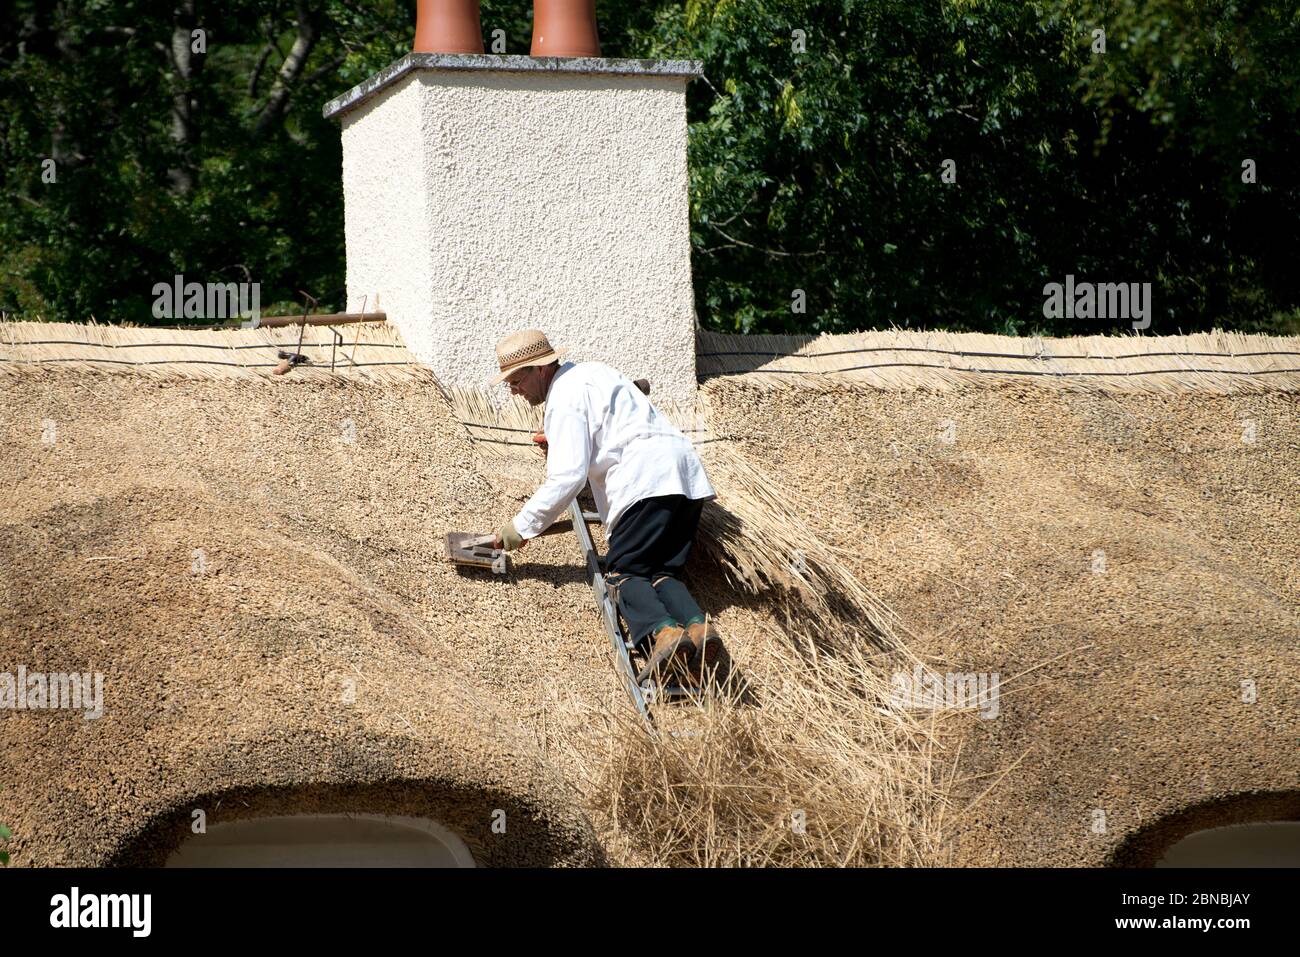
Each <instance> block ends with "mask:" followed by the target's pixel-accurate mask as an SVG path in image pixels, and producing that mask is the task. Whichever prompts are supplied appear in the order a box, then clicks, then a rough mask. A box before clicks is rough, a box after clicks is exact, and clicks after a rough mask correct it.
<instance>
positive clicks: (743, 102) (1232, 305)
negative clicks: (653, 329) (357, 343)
mask: <svg viewBox="0 0 1300 957" xmlns="http://www.w3.org/2000/svg"><path fill="white" fill-rule="evenodd" d="M74 7H75V10H74V9H73V8H74ZM414 9H415V4H414V2H411V0H373V2H368V3H365V4H353V3H349V2H345V0H231V2H228V3H223V4H216V3H212V2H210V0H175V2H168V3H163V2H161V0H116V2H114V3H111V4H110V3H92V4H77V5H71V4H58V5H51V4H46V3H41V2H39V0H17V2H15V3H10V4H8V5H6V7H5V8H4V9H3V11H0V309H4V310H6V311H10V312H18V313H21V314H23V315H26V316H30V317H36V316H44V317H46V318H51V319H54V318H58V319H71V320H85V319H88V318H90V317H91V316H95V317H97V318H99V319H101V320H105V321H133V322H152V321H154V320H153V318H152V315H151V312H150V307H151V305H152V301H153V296H152V285H153V283H155V282H158V281H166V280H168V279H169V278H170V277H171V276H172V275H173V274H175V273H177V272H183V273H185V274H186V275H187V277H190V278H198V279H200V280H203V281H227V282H229V281H240V280H246V279H252V280H256V281H259V282H260V283H261V284H262V302H263V303H264V304H266V303H280V304H282V305H283V306H284V307H285V308H286V309H291V308H293V306H292V304H293V303H296V302H301V301H302V297H301V296H300V295H299V290H305V291H307V292H310V293H311V294H312V295H314V296H316V297H318V298H320V299H321V301H322V307H323V308H327V309H330V308H339V307H341V306H342V304H343V284H344V262H343V246H344V243H343V240H344V237H343V212H342V188H341V177H340V167H341V151H340V143H339V132H338V126H337V124H336V123H334V122H331V121H327V120H324V119H322V118H321V116H320V107H321V104H322V103H323V102H324V101H325V100H327V99H329V98H330V97H332V96H335V95H337V94H338V93H340V92H342V91H343V90H345V89H347V88H349V87H351V86H353V85H355V84H356V83H359V82H360V81H362V80H363V79H365V78H366V77H368V76H370V75H371V74H373V73H374V72H376V71H377V70H378V69H380V68H382V67H383V66H385V65H387V64H388V63H390V62H392V61H393V60H395V59H397V58H398V57H400V56H402V55H403V54H404V53H405V52H406V51H407V50H408V49H409V45H410V39H411V37H412V36H413V31H414ZM482 9H483V14H482V22H483V31H484V36H485V39H486V41H487V43H488V44H489V46H490V44H491V42H492V31H493V30H494V29H497V28H500V29H503V30H504V31H505V35H506V44H507V47H506V52H508V53H525V52H527V48H528V42H529V36H530V33H531V3H530V2H529V0H483V3H482ZM598 9H599V14H600V18H601V39H602V45H603V48H604V52H605V54H606V55H609V56H646V57H649V56H682V57H692V58H699V59H702V60H703V61H704V64H705V78H704V79H703V80H700V81H697V82H695V83H693V84H692V85H691V86H690V88H689V94H688V95H689V102H688V107H689V111H690V114H689V115H690V120H691V136H690V175H691V241H692V245H693V265H694V278H695V286H696V295H697V311H698V313H699V315H700V318H701V321H702V322H703V323H704V324H705V325H706V326H709V327H711V328H718V329H728V330H744V331H796V332H814V331H822V330H825V331H840V330H846V329H853V328H863V327H872V326H875V327H879V326H889V325H898V326H910V327H926V328H949V329H978V330H986V331H996V332H1004V333H1012V334H1017V333H1034V332H1045V333H1095V332H1105V331H1115V330H1116V329H1120V328H1127V324H1126V323H1123V322H1117V323H1111V324H1109V325H1107V324H1106V323H1103V322H1099V321H1096V320H1047V319H1044V318H1043V317H1042V303H1043V295H1042V287H1043V285H1044V284H1045V283H1047V282H1054V281H1055V282H1059V281H1062V280H1063V279H1064V277H1065V276H1066V274H1067V273H1072V274H1073V275H1075V277H1076V278H1077V279H1079V280H1089V279H1090V280H1094V281H1101V282H1120V281H1128V282H1151V283H1153V285H1154V287H1155V288H1154V299H1155V305H1156V309H1155V314H1154V316H1153V326H1152V331H1153V332H1157V333H1160V332H1174V331H1177V330H1179V329H1182V330H1184V331H1186V330H1191V329H1200V328H1208V327H1210V326H1213V325H1223V326H1227V327H1230V328H1233V327H1235V328H1241V329H1251V330H1286V329H1294V328H1295V316H1296V315H1297V309H1298V308H1300V271H1298V270H1296V269H1294V268H1293V267H1292V264H1291V262H1290V259H1291V258H1292V257H1293V250H1294V249H1295V248H1296V245H1297V239H1300V185H1298V184H1300V177H1298V176H1297V173H1298V172H1300V170H1298V169H1297V165H1298V161H1297V159H1296V157H1297V156H1300V123H1297V119H1298V117H1297V113H1300V14H1298V13H1297V9H1296V7H1295V5H1294V3H1293V2H1292V3H1290V4H1283V3H1281V2H1278V0H1274V2H1249V3H1236V2H1228V0H1213V2H1212V0H1123V2H1121V0H1110V2H1103V0H1030V2H1026V0H937V2H933V3H917V2H915V0H779V2H778V0H687V2H685V3H680V2H679V3H673V2H668V0H653V2H639V0H601V2H600V4H599V8H598ZM195 26H201V27H202V28H203V29H204V31H205V33H206V37H207V49H206V52H205V53H204V54H203V55H202V56H199V57H189V58H185V57H180V58H178V56H177V55H176V54H175V53H173V52H171V51H172V50H173V49H174V44H173V42H172V41H173V37H174V36H189V31H190V29H191V28H193V27H195ZM304 26H305V28H306V29H304ZM1094 29H1104V30H1105V31H1106V52H1105V53H1095V52H1094V51H1093V48H1092V47H1093V43H1094V38H1093V35H1092V31H1093V30H1094ZM794 31H802V38H803V44H804V49H803V50H802V52H800V51H799V50H797V49H796V47H797V43H796V42H795V40H796V34H794ZM303 36H307V37H308V39H309V43H308V55H307V56H306V58H305V59H304V60H303V62H302V66H301V69H299V70H297V71H296V72H292V71H291V73H292V75H291V76H290V77H289V78H288V79H287V80H285V79H281V78H280V75H281V74H282V73H283V72H284V71H285V70H286V69H288V66H287V64H288V60H287V59H286V58H287V57H288V55H289V53H290V50H291V47H292V46H293V44H294V42H295V40H299V39H301V38H302V37H303ZM182 46H184V44H182ZM47 157H52V158H54V159H55V160H56V162H57V166H56V170H57V177H58V180H57V183H53V184H51V183H45V182H42V176H41V174H42V166H41V161H42V160H43V159H44V158H47ZM1245 159H1251V160H1254V161H1255V164H1256V168H1257V171H1258V182H1257V183H1254V184H1245V183H1243V182H1242V177H1241V171H1242V162H1243V160H1245ZM945 160H952V161H953V162H954V163H955V171H956V182H955V183H946V182H944V181H943V177H942V175H941V173H942V170H943V163H944V161H945ZM795 290H803V292H804V294H805V297H806V302H807V311H806V313H800V312H794V311H792V309H791V306H792V302H794V301H795V296H796V294H795Z"/></svg>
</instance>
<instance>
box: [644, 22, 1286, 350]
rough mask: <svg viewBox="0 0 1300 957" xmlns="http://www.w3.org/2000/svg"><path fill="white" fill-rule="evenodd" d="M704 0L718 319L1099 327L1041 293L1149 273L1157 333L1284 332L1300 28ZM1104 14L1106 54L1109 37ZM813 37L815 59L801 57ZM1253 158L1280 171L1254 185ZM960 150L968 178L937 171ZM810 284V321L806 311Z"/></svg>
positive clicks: (697, 31) (705, 188) (697, 147)
mask: <svg viewBox="0 0 1300 957" xmlns="http://www.w3.org/2000/svg"><path fill="white" fill-rule="evenodd" d="M1106 6H1107V5H1104V4H1097V3H1091V2H1073V0H1066V2H1059V3H1046V2H1039V3H1025V2H1022V0H947V2H943V3H934V4H930V3H925V4H918V3H914V2H911V0H838V2H825V0H823V2H809V0H785V2H781V3H773V2H764V0H691V2H689V3H687V4H686V5H685V6H684V7H683V8H679V9H676V10H674V11H672V12H671V13H670V14H669V15H667V16H666V17H665V19H664V22H663V28H664V29H663V30H662V31H661V38H662V41H663V47H662V49H663V50H664V51H665V52H675V53H682V54H689V53H693V54H694V55H697V56H701V57H703V59H704V60H705V63H706V72H707V76H708V82H707V83H699V84H696V85H695V86H694V88H693V89H692V91H691V96H692V103H691V108H692V113H691V116H692V120H693V123H692V127H691V176H692V189H691V197H692V215H691V219H692V241H693V243H694V246H695V252H696V255H695V262H694V267H695V268H694V275H695V281H696V289H697V307H698V311H699V313H700V315H701V317H702V320H703V321H704V323H705V324H706V325H708V326H711V327H714V328H720V329H732V330H737V331H791V332H796V331H797V332H804V331H819V330H826V331H839V330H846V329H852V328H863V327H881V326H889V325H898V326H904V327H908V326H911V327H926V328H948V329H978V330H985V331H994V332H1003V333H1011V334H1016V333H1035V332H1045V333H1097V332H1106V331H1117V330H1121V329H1124V330H1126V329H1127V323H1125V322H1123V321H1120V322H1113V323H1109V324H1108V323H1105V322H1101V321H1098V320H1087V319H1080V320H1046V319H1044V318H1043V317H1042V304H1043V295H1042V287H1043V285H1044V284H1045V283H1047V282H1052V281H1056V282H1060V281H1063V280H1064V278H1065V276H1066V275H1067V274H1070V273H1072V274H1074V275H1075V276H1076V277H1077V278H1078V279H1080V280H1087V279H1091V280H1094V281H1102V282H1138V281H1142V282H1151V283H1152V284H1153V286H1154V299H1155V304H1156V310H1155V315H1154V316H1153V320H1154V324H1153V331H1156V332H1166V333H1167V332H1174V331H1177V330H1178V329H1180V328H1181V329H1183V330H1185V331H1186V330H1191V329H1198V328H1208V327H1210V326H1213V325H1216V324H1218V325H1226V326H1229V327H1231V326H1234V325H1236V326H1244V325H1246V324H1251V325H1253V326H1255V327H1258V328H1269V327H1270V322H1269V319H1268V317H1269V316H1270V315H1271V314H1272V313H1273V312H1274V311H1276V310H1285V309H1290V308H1294V306H1295V305H1296V303H1297V302H1298V301H1300V286H1298V285H1297V280H1296V274H1295V270H1293V269H1290V268H1288V267H1287V262H1286V261H1287V259H1288V257H1290V256H1291V255H1292V254H1291V252H1290V250H1293V249H1294V248H1295V244H1296V239H1297V238H1298V237H1297V232H1298V227H1297V224H1298V223H1300V219H1298V218H1297V213H1300V185H1298V183H1297V177H1296V172H1297V169H1296V162H1295V159H1294V157H1295V156H1296V155H1297V148H1300V124H1297V123H1296V119H1297V116H1296V113H1297V101H1296V97H1297V91H1298V89H1300V87H1297V76H1298V74H1300V56H1298V55H1297V54H1300V49H1298V48H1297V36H1300V34H1298V33H1297V23H1296V20H1295V16H1296V14H1295V12H1294V10H1291V12H1290V13H1289V14H1287V16H1289V17H1290V19H1289V20H1287V19H1286V18H1285V17H1284V15H1283V13H1282V9H1283V8H1281V7H1280V6H1276V5H1275V6H1272V7H1266V6H1265V7H1261V6H1259V5H1244V6H1243V7H1242V8H1240V9H1239V8H1237V7H1235V6H1233V5H1231V4H1224V3H1216V4H1207V3H1196V2H1181V0H1151V2H1136V3H1127V4H1124V3H1116V4H1110V5H1109V6H1112V7H1115V8H1116V10H1115V12H1113V13H1108V12H1107V11H1106V9H1105V7H1106ZM1095 25H1101V26H1103V27H1104V28H1106V29H1107V30H1108V33H1109V37H1108V39H1109V44H1108V48H1107V52H1106V54H1104V55H1097V54H1094V53H1093V51H1092V42H1093V36H1092V33H1091V29H1092V28H1093V27H1094V26H1095ZM796 29H798V30H802V31H804V35H805V44H806V52H802V53H801V52H797V50H796V49H795V42H794V37H793V36H792V31H794V30H796ZM1245 158H1253V159H1255V160H1256V161H1257V164H1258V169H1259V170H1260V182H1259V183H1258V184H1255V185H1244V184H1243V183H1242V182H1241V172H1242V167H1241V163H1242V160H1243V159H1245ZM945 159H951V160H953V161H955V164H956V182H955V183H945V182H943V181H942V178H941V175H940V174H941V170H942V164H943V161H944V160H945ZM796 289H802V290H804V291H805V293H806V297H807V314H806V315H804V314H799V313H795V312H792V310H791V303H792V291H793V290H796Z"/></svg>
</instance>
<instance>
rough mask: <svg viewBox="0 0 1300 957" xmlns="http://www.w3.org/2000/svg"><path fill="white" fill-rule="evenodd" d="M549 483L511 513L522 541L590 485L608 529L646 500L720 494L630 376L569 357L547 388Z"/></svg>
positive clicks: (688, 446) (677, 431) (696, 457)
mask: <svg viewBox="0 0 1300 957" xmlns="http://www.w3.org/2000/svg"><path fill="white" fill-rule="evenodd" d="M543 423H544V424H543V429H544V431H545V433H546V441H547V445H548V451H547V457H546V481H545V482H544V483H543V484H542V487H541V488H539V489H538V490H537V491H536V493H534V495H533V497H532V498H530V499H529V500H528V501H527V502H526V503H525V504H524V507H523V508H522V509H521V510H520V511H519V514H518V515H516V516H515V518H514V524H515V531H517V532H518V533H519V534H520V536H521V537H523V538H534V537H535V536H537V535H539V534H541V533H542V532H543V531H544V530H545V529H546V528H547V527H548V526H549V525H550V524H551V523H552V522H554V521H555V520H556V519H557V518H559V517H560V516H561V515H562V514H563V513H564V512H565V511H566V510H567V509H568V507H569V503H570V502H572V501H573V500H574V498H576V497H577V495H578V493H579V492H581V491H582V487H583V485H585V484H586V483H587V482H588V481H590V482H591V491H592V495H593V497H594V498H595V499H596V511H597V512H598V513H599V514H600V520H601V522H602V523H603V524H604V526H605V529H606V531H607V533H609V534H612V533H613V531H614V526H615V525H616V524H617V523H618V520H619V517H620V516H621V515H622V514H623V513H624V512H625V511H627V509H628V508H629V507H630V506H632V505H635V504H636V503H637V502H639V501H641V500H642V499H645V498H651V497H653V496H656V495H685V496H686V497H687V498H691V499H711V498H715V497H716V493H715V492H714V490H713V486H712V485H710V484H709V479H708V476H707V475H705V474H704V463H702V462H701V461H700V457H699V455H697V454H696V452H695V449H694V448H693V447H692V446H691V443H690V441H689V440H688V439H687V438H686V436H684V435H683V434H682V433H681V430H680V429H678V428H677V427H676V426H674V425H673V424H672V423H671V422H669V421H668V419H667V418H665V417H664V415H663V414H662V413H660V412H659V410H658V409H656V408H655V407H654V406H653V405H651V404H650V400H649V399H648V398H646V396H645V394H644V393H642V391H641V390H640V389H638V388H637V387H636V386H635V385H633V384H632V382H631V380H629V379H627V378H624V377H623V376H621V375H619V374H618V372H616V371H615V370H613V369H611V368H610V367H609V366H607V365H605V364H604V363H603V362H580V363H577V364H575V363H572V362H565V363H563V364H561V366H560V368H559V371H557V372H556V373H555V377H554V378H553V379H551V385H550V388H549V389H548V390H547V393H546V413H545V416H544V417H543Z"/></svg>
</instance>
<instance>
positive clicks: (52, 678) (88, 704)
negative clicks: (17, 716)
mask: <svg viewBox="0 0 1300 957" xmlns="http://www.w3.org/2000/svg"><path fill="white" fill-rule="evenodd" d="M0 709H4V710H9V711H52V710H67V711H82V712H84V714H83V715H82V716H83V717H84V718H85V719H86V720H87V721H90V720H93V719H95V718H101V717H103V716H104V675H103V674H102V673H101V672H98V671H96V672H94V673H91V672H88V671H87V672H84V673H82V672H76V671H72V672H64V671H50V672H45V671H28V670H27V666H26V665H19V666H18V670H17V672H16V673H15V672H9V671H0Z"/></svg>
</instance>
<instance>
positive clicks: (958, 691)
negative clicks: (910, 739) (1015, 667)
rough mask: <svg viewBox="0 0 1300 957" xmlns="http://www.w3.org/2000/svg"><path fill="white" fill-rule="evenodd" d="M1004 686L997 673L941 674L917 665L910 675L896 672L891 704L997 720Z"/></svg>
mask: <svg viewBox="0 0 1300 957" xmlns="http://www.w3.org/2000/svg"><path fill="white" fill-rule="evenodd" d="M1001 684H1002V681H1001V675H1000V674H999V673H998V672H996V671H994V672H992V673H989V672H987V671H978V672H976V671H950V672H948V673H947V674H939V673H938V672H934V671H926V670H925V669H923V668H922V667H921V666H920V665H917V666H916V667H915V668H914V669H913V670H912V673H911V674H908V673H907V672H906V671H896V672H894V675H893V677H892V678H891V679H890V681H889V703H890V704H891V705H893V706H894V707H895V708H908V709H917V710H927V711H946V710H963V709H968V708H973V709H975V710H978V711H979V715H980V717H981V718H996V717H997V716H998V689H999V688H1000V687H1001Z"/></svg>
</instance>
